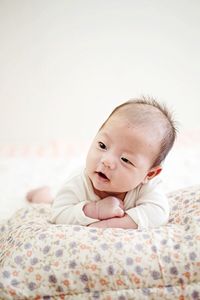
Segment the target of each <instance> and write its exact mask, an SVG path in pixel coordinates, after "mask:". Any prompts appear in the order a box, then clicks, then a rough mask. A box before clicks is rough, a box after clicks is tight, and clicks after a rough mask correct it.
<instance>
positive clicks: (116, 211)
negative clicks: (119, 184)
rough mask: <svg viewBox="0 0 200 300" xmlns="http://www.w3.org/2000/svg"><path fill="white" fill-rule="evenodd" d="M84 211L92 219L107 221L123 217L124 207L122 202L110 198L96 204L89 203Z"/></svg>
mask: <svg viewBox="0 0 200 300" xmlns="http://www.w3.org/2000/svg"><path fill="white" fill-rule="evenodd" d="M83 211H84V213H85V215H86V216H88V217H90V218H94V219H99V220H105V219H110V218H114V217H123V216H124V205H123V201H122V200H120V199H118V198H116V197H112V196H109V197H106V198H104V199H101V200H98V201H95V202H90V203H87V204H86V205H85V206H84V208H83Z"/></svg>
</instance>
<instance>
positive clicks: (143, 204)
mask: <svg viewBox="0 0 200 300" xmlns="http://www.w3.org/2000/svg"><path fill="white" fill-rule="evenodd" d="M169 210H170V209H169V202H168V199H167V197H166V195H165V193H164V192H163V188H162V183H161V180H160V179H159V180H155V179H152V180H150V181H149V182H148V183H147V184H144V185H143V186H142V187H141V190H140V192H139V197H138V199H137V200H136V202H135V207H133V208H131V209H128V210H127V211H126V213H127V214H128V215H129V216H130V217H131V218H132V219H133V221H134V222H135V223H136V224H137V225H138V229H143V228H144V229H148V228H153V227H158V226H161V225H164V224H166V223H167V222H168V219H169Z"/></svg>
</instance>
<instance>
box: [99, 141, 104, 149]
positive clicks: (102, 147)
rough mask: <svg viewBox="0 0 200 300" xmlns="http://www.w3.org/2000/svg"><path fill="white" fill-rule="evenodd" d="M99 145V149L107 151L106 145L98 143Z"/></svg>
mask: <svg viewBox="0 0 200 300" xmlns="http://www.w3.org/2000/svg"><path fill="white" fill-rule="evenodd" d="M98 144H99V148H101V149H106V145H105V144H104V143H102V142H98Z"/></svg>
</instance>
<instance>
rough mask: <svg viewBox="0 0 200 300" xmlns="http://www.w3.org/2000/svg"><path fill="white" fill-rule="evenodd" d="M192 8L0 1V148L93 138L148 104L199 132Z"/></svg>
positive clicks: (197, 24)
mask: <svg viewBox="0 0 200 300" xmlns="http://www.w3.org/2000/svg"><path fill="white" fill-rule="evenodd" d="M199 53H200V1H199V0H140V1H139V0H138V1H136V0H57V1H56V0H17V1H16V0H0V142H1V143H5V142H6V143H8V142H9V143H13V142H18V143H23V142H32V141H34V142H40V141H48V140H52V139H58V138H59V139H60V138H62V139H63V138H64V139H77V138H80V139H85V138H87V139H88V138H90V137H92V136H93V135H94V134H95V132H96V130H97V128H98V127H99V126H100V125H101V123H102V122H103V120H104V118H105V117H107V115H108V113H110V111H111V109H112V108H113V107H114V106H115V105H117V104H119V103H121V102H122V101H124V100H127V99H129V98H131V97H136V96H140V95H141V94H145V95H150V96H154V97H156V98H157V99H159V100H160V101H164V102H166V103H168V105H169V107H171V108H172V109H174V110H175V111H176V114H175V116H176V118H177V119H178V121H179V122H180V124H181V126H180V129H181V130H182V129H190V128H200V122H199V113H200V88H199V80H200V54H199Z"/></svg>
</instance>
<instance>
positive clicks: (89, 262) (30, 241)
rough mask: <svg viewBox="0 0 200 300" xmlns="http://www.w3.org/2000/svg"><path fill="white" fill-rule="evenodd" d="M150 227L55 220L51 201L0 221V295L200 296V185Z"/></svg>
mask: <svg viewBox="0 0 200 300" xmlns="http://www.w3.org/2000/svg"><path fill="white" fill-rule="evenodd" d="M169 198H170V202H171V206H172V211H171V216H170V222H169V224H167V225H166V226H163V227H160V228H155V229H151V230H131V229H130V230H123V229H110V228H108V229H95V228H89V227H83V226H77V225H76V226H75V225H74V226H66V225H54V224H51V223H50V222H49V221H48V218H49V207H48V206H41V205H37V206H32V207H26V208H23V209H21V210H18V211H17V212H16V213H15V214H14V215H13V216H12V218H10V219H9V220H7V221H5V222H2V224H1V225H0V299H20V300H21V299H38V300H39V299H46V300H47V299H69V300H71V299H81V300H84V299H87V300H88V299H103V300H104V299H105V300H112V299H116V300H126V299H131V300H134V299H142V300H145V299H148V300H149V299H156V300H159V299H162V300H163V299H179V300H183V299H196V300H197V299H200V186H195V187H191V188H187V189H184V190H179V191H176V192H174V193H171V194H170V195H169Z"/></svg>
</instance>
